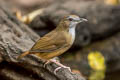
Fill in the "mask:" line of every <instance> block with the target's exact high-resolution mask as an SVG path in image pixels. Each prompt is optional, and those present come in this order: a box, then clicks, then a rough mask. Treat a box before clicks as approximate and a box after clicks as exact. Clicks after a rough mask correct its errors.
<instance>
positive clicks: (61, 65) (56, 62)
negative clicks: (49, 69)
mask: <svg viewBox="0 0 120 80" xmlns="http://www.w3.org/2000/svg"><path fill="white" fill-rule="evenodd" d="M50 62H53V63H55V64H57V65H59V66H60V67H58V68H56V69H55V70H54V74H56V72H57V71H58V70H59V69H61V68H67V69H68V70H69V71H70V72H71V69H70V67H67V66H64V65H63V64H61V63H60V62H58V61H57V60H55V59H50V60H48V61H47V62H46V63H45V64H44V67H45V66H46V65H47V64H48V63H50Z"/></svg>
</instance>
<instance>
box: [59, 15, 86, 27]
mask: <svg viewBox="0 0 120 80" xmlns="http://www.w3.org/2000/svg"><path fill="white" fill-rule="evenodd" d="M84 21H87V19H85V18H80V17H79V16H77V15H67V16H65V17H64V18H63V19H62V20H61V22H60V24H59V25H60V26H61V27H62V26H63V27H64V28H72V27H76V25H77V24H78V23H81V22H84Z"/></svg>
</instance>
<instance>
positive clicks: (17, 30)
mask: <svg viewBox="0 0 120 80" xmlns="http://www.w3.org/2000/svg"><path fill="white" fill-rule="evenodd" d="M37 39H39V36H38V35H37V34H36V33H34V32H33V31H32V30H31V29H30V28H29V27H28V26H26V25H24V24H23V23H22V22H20V21H18V20H17V19H16V18H15V17H14V16H13V15H12V14H11V13H10V11H9V10H8V9H7V8H6V7H5V6H4V7H3V6H0V77H1V79H2V80H8V79H9V80H42V79H43V80H84V78H83V77H82V76H81V75H79V74H73V73H71V72H70V71H69V70H68V69H63V68H62V69H61V70H59V71H58V72H57V73H56V74H54V69H55V68H57V67H58V66H57V65H56V64H54V63H50V64H48V65H46V68H44V67H43V65H44V61H42V60H40V59H38V58H37V57H36V56H34V55H28V56H26V57H24V58H22V59H20V60H17V57H18V56H19V55H20V54H21V53H22V52H24V51H26V50H29V49H30V48H31V46H32V45H33V44H34V42H35V41H36V40H37Z"/></svg>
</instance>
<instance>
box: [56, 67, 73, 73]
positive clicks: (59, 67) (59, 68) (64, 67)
mask: <svg viewBox="0 0 120 80" xmlns="http://www.w3.org/2000/svg"><path fill="white" fill-rule="evenodd" d="M61 68H67V69H68V70H69V71H70V72H71V69H70V67H66V66H64V67H63V66H62V67H61V66H60V67H58V68H56V69H55V70H54V74H56V72H57V71H58V70H59V69H61Z"/></svg>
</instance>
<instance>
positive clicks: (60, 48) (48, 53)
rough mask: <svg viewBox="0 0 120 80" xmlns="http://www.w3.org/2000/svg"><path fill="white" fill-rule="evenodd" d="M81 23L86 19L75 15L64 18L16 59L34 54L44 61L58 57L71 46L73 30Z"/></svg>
mask: <svg viewBox="0 0 120 80" xmlns="http://www.w3.org/2000/svg"><path fill="white" fill-rule="evenodd" d="M82 21H86V19H83V18H79V17H78V16H76V15H68V16H66V17H64V18H63V19H62V20H61V21H60V23H59V25H58V26H57V27H56V29H54V30H53V31H51V32H50V33H48V34H46V35H45V36H43V37H42V38H40V39H39V40H38V41H37V42H36V43H35V44H34V45H33V47H32V48H31V49H30V50H29V51H27V52H25V53H23V54H21V55H20V56H19V57H18V58H22V57H24V56H26V55H28V54H35V55H37V56H38V57H40V58H41V59H44V60H49V59H51V58H53V57H56V56H59V55H60V54H62V53H64V52H65V51H67V50H68V49H69V48H70V47H71V46H72V44H73V42H74V38H75V35H74V34H75V33H74V29H75V27H76V25H77V24H78V23H79V22H82ZM73 36H74V37H73Z"/></svg>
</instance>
